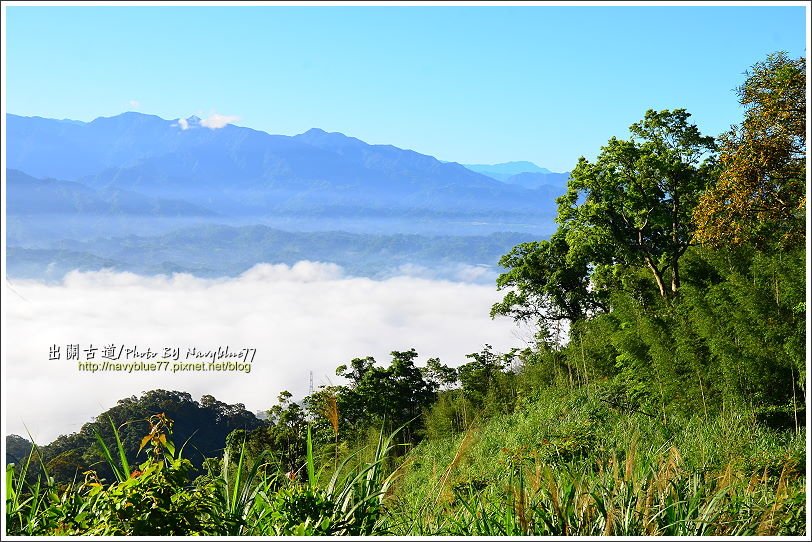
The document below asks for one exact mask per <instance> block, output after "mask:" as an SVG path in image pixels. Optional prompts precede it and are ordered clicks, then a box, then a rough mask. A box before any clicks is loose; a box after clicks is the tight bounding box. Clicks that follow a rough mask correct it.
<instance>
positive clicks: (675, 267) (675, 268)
mask: <svg viewBox="0 0 812 542" xmlns="http://www.w3.org/2000/svg"><path fill="white" fill-rule="evenodd" d="M679 287H680V280H679V256H678V257H676V258H674V259H673V261H672V263H671V293H672V294H673V295H674V297H676V296H677V291H678V290H679Z"/></svg>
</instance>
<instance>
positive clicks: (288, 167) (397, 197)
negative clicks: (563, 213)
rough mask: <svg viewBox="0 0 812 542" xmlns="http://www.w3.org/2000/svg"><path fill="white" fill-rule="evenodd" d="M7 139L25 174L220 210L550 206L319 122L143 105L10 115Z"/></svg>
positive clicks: (10, 161) (544, 209) (14, 163)
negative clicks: (79, 113) (217, 123)
mask: <svg viewBox="0 0 812 542" xmlns="http://www.w3.org/2000/svg"><path fill="white" fill-rule="evenodd" d="M7 141H8V146H7V166H8V167H10V168H13V169H17V170H20V171H24V172H26V173H27V174H29V175H32V176H34V177H51V178H58V179H64V180H67V181H78V182H81V183H82V184H84V185H86V186H88V187H90V188H93V189H96V190H103V189H106V190H120V191H134V192H138V193H141V194H143V195H145V196H149V197H160V198H171V199H176V200H184V201H187V202H189V203H192V204H194V205H196V206H200V207H205V208H209V209H211V210H213V211H216V212H218V213H223V214H241V215H246V214H247V215H258V216H259V215H266V216H267V215H269V214H276V213H280V212H283V213H284V212H295V213H300V214H308V213H316V214H321V215H324V214H325V213H327V214H329V213H331V212H332V210H333V209H342V210H344V211H346V210H347V209H352V212H354V213H358V214H363V213H365V212H373V213H381V212H407V211H408V212H414V211H415V210H423V211H431V212H438V213H456V214H460V213H483V212H484V213H508V214H509V213H539V214H549V213H550V212H552V206H553V202H551V201H550V200H549V197H547V196H546V195H545V194H543V193H540V192H537V191H531V190H528V189H527V188H525V187H522V186H519V185H509V184H506V183H502V182H498V181H496V180H495V179H492V178H490V177H488V176H486V175H482V174H479V173H476V172H474V171H471V170H470V169H468V168H466V167H463V166H461V165H460V164H457V163H443V162H440V161H439V160H437V159H435V158H433V157H431V156H427V155H422V154H419V153H416V152H414V151H409V150H403V149H399V148H397V147H393V146H389V145H369V144H367V143H364V142H363V141H361V140H359V139H355V138H352V137H347V136H345V135H343V134H340V133H327V132H324V131H322V130H318V129H313V130H309V131H308V132H305V133H304V134H300V135H298V136H293V137H288V136H281V135H270V134H267V133H265V132H260V131H257V130H252V129H249V128H243V127H238V126H233V125H227V126H225V127H223V128H220V129H217V130H212V129H209V128H205V127H203V126H201V124H200V122H199V119H196V118H189V119H185V120H184V121H181V120H180V119H175V120H164V119H161V118H160V117H156V116H153V115H143V114H140V113H125V114H122V115H118V116H115V117H108V118H98V119H96V120H94V121H92V122H87V123H81V122H70V121H58V120H51V119H43V118H37V117H20V116H16V115H7ZM537 169H538V170H542V168H537Z"/></svg>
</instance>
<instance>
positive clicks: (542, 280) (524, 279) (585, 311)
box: [491, 229, 608, 329]
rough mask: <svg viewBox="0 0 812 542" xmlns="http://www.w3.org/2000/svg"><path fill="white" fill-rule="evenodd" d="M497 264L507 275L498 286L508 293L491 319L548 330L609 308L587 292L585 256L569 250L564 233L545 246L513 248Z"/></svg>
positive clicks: (603, 299)
mask: <svg viewBox="0 0 812 542" xmlns="http://www.w3.org/2000/svg"><path fill="white" fill-rule="evenodd" d="M499 265H501V266H502V267H503V268H506V269H507V271H506V272H505V273H502V274H501V275H499V277H498V278H497V280H496V287H497V289H498V290H505V289H507V290H508V292H507V293H506V294H505V297H504V298H503V299H502V301H500V302H499V303H496V304H494V305H493V307H492V308H491V318H494V317H496V316H498V315H501V316H510V317H512V318H513V319H514V320H516V321H520V322H523V321H531V320H532V321H534V322H537V323H539V324H540V325H541V326H542V327H543V328H545V329H546V328H548V327H549V326H551V325H555V324H557V323H559V322H561V321H568V322H569V323H570V324H573V323H575V322H577V321H579V320H581V319H583V318H586V317H587V316H588V315H590V314H594V313H595V312H599V311H605V310H607V308H608V307H607V304H606V295H605V292H603V291H595V290H594V289H592V288H591V287H590V279H589V261H588V260H587V258H586V253H584V252H581V253H579V254H573V253H572V251H570V246H569V243H568V242H567V236H566V233H565V230H563V229H559V230H558V231H557V232H556V233H554V234H553V235H552V236H551V237H550V239H549V241H546V240H545V241H533V242H530V243H522V244H520V245H517V246H515V247H514V248H513V249H512V250H511V251H510V252H509V253H507V254H505V255H504V256H502V258H501V259H500V260H499Z"/></svg>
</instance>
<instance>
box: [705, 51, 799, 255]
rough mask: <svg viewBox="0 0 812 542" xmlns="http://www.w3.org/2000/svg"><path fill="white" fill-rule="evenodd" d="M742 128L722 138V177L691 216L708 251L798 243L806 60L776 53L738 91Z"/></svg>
mask: <svg viewBox="0 0 812 542" xmlns="http://www.w3.org/2000/svg"><path fill="white" fill-rule="evenodd" d="M738 95H739V102H740V103H741V104H742V105H743V106H744V107H745V108H746V110H745V114H744V120H743V121H742V123H741V125H739V126H734V127H733V128H732V129H731V130H730V131H729V132H727V133H726V134H724V135H723V136H722V137H721V138H720V139H721V155H720V160H721V163H722V166H723V168H722V173H721V176H720V178H719V182H718V183H717V184H716V185H715V186H714V187H713V188H712V189H711V190H709V191H708V192H707V193H705V194H704V195H703V196H702V198H701V200H700V203H699V205H698V206H697V208H696V209H695V211H694V216H695V220H696V222H697V224H698V226H699V227H698V231H697V237H698V239H699V240H701V241H702V242H704V243H707V244H711V245H717V246H718V245H725V244H734V245H741V244H743V243H745V242H748V241H755V242H759V243H762V244H763V243H765V242H768V243H769V242H771V241H772V240H774V239H775V240H778V241H780V243H781V244H782V245H784V246H788V245H790V246H791V245H798V244H802V243H803V239H804V232H805V221H804V209H805V207H806V59H804V58H803V57H801V58H798V59H795V60H793V59H790V58H788V57H787V55H786V54H785V53H775V54H772V55H770V56H768V57H767V59H766V60H765V61H763V62H759V63H758V64H756V65H755V66H753V70H752V72H750V73H748V74H747V79H746V80H745V82H744V84H743V85H742V86H741V87H739V89H738Z"/></svg>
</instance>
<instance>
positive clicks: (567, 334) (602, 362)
mask: <svg viewBox="0 0 812 542" xmlns="http://www.w3.org/2000/svg"><path fill="white" fill-rule="evenodd" d="M805 74H806V64H805V60H804V59H803V58H799V59H792V58H789V57H788V56H787V55H785V54H780V53H779V54H773V55H770V56H769V57H768V58H766V59H765V60H764V61H763V62H760V63H758V64H757V65H755V66H753V67H752V68H751V71H750V72H748V75H747V76H746V78H745V80H744V81H743V84H742V86H741V87H740V88H739V89H738V98H739V100H740V103H741V104H742V105H743V106H744V116H743V118H742V119H741V122H740V123H739V124H738V125H737V126H735V127H733V128H732V129H731V130H730V131H729V132H727V133H724V134H721V135H719V136H718V137H716V136H714V135H712V134H703V133H701V132H700V130H699V129H698V127H697V126H696V125H695V124H693V123H692V121H691V115H690V114H689V112H687V111H686V110H683V109H673V110H661V111H655V110H649V111H646V112H644V114H643V118H642V119H641V120H640V121H639V122H636V123H635V124H633V125H632V126H631V127H630V128H629V131H628V133H624V132H623V127H618V130H617V134H618V135H617V136H616V137H613V138H611V139H610V140H609V141H608V142H607V143H606V145H604V146H603V147H602V148H601V149H600V151H599V152H598V153H596V158H595V159H593V160H587V159H586V158H581V159H580V160H579V161H578V164H577V165H576V166H575V167H574V168H573V170H572V171H571V172H570V176H569V180H568V183H567V189H566V193H565V194H564V195H563V196H562V197H560V198H559V199H558V200H557V205H558V212H557V218H556V221H557V225H558V229H557V231H556V232H555V233H554V234H553V235H552V236H550V238H549V239H545V240H538V241H532V242H527V243H522V244H519V245H517V246H515V247H514V248H513V249H512V250H511V251H510V252H509V253H508V254H506V255H504V256H503V257H502V260H501V262H500V263H501V265H502V267H503V269H504V272H503V273H502V274H501V275H500V276H499V278H498V280H497V284H496V287H497V288H498V289H499V290H500V291H501V292H502V294H503V297H502V300H501V301H500V302H498V303H496V304H495V305H494V306H493V308H492V312H491V315H492V316H493V317H494V318H513V319H516V320H518V321H523V322H528V323H530V324H532V325H534V326H535V328H536V329H537V335H536V337H535V343H534V344H533V345H532V346H530V347H528V348H526V349H524V350H514V351H511V352H496V351H494V350H493V349H492V348H491V347H490V346H488V345H487V342H488V338H487V337H482V343H483V345H484V346H483V348H482V349H481V351H479V352H476V353H472V354H470V355H469V356H468V359H467V362H466V363H464V364H462V365H459V366H456V367H449V366H447V365H446V364H444V363H443V361H442V360H439V359H437V358H432V357H431V354H432V353H431V352H420V353H418V352H416V351H414V350H409V351H393V352H392V353H391V360H388V362H387V363H379V362H381V361H383V360H375V359H373V358H371V357H359V358H355V359H352V360H347V364H346V365H342V366H340V367H338V368H337V370H336V375H337V376H340V377H343V378H342V383H341V384H336V385H332V386H325V387H321V388H318V389H316V390H315V391H314V392H313V393H312V394H310V395H309V396H307V397H305V398H304V399H303V400H301V401H294V400H293V397H292V396H291V395H290V394H289V393H287V392H284V391H283V392H281V393H280V394H279V398H278V402H277V404H276V405H274V406H272V407H271V408H270V409H269V411H268V419H267V420H258V419H257V418H255V417H254V415H253V414H250V413H248V412H245V410H244V408H243V407H242V405H226V404H224V403H220V402H218V401H216V400H215V399H214V398H213V397H210V396H204V397H203V398H202V399H201V400H200V402H196V401H194V400H192V398H191V397H190V396H189V395H188V394H183V393H181V392H165V391H153V392H148V393H147V394H145V395H144V396H143V397H142V398H140V399H138V398H130V399H125V400H123V401H120V402H119V404H118V405H117V406H116V407H115V408H114V409H112V410H110V411H108V412H107V413H105V414H104V415H102V416H99V418H98V419H97V420H96V421H95V422H93V423H90V424H88V425H86V426H84V427H83V429H82V431H80V433H79V434H76V435H72V436H67V437H62V438H60V439H58V440H57V441H55V442H54V443H51V444H50V445H47V446H42V447H34V448H33V451H32V453H31V454H29V455H28V456H27V458H26V459H21V460H20V459H19V458H15V457H12V456H9V455H7V461H9V460H15V461H17V462H16V463H15V464H10V465H9V466H8V474H9V477H10V479H11V480H12V483H11V486H10V487H11V491H9V497H8V500H7V503H6V506H7V507H6V518H7V525H8V531H9V534H29V535H43V534H65V535H67V534H96V535H168V534H175V535H187V534H209V535H215V534H217V535H256V536H262V535H283V534H284V535H401V536H403V535H493V536H500V535H525V536H526V535H618V536H633V535H686V536H697V535H795V536H803V535H808V533H807V532H806V529H807V527H806V507H807V500H806V493H807V487H806V474H805V464H806V454H807V450H806V448H805V445H806V444H805V443H806V424H807V422H806V415H807V413H806V407H805V405H806V404H807V395H806V394H807V387H806V383H807V374H806V364H805V361H806V340H807V339H806V336H805V324H806V310H807V308H806V295H807V292H806V282H805V280H806V278H805V261H806V252H805V244H806V229H807V224H806V222H805V216H806V205H807V201H806V187H807V183H806V179H807V172H806V152H807V148H806V122H805V119H806V105H807V97H806V77H805ZM731 99H733V98H732V97H731ZM587 151H591V150H588V149H585V150H584V152H587ZM97 435H98V436H97ZM12 442H13V443H14V444H15V448H14V449H15V450H18V451H23V450H24V449H25V443H24V442H21V441H20V439H19V438H14V439H13V441H12ZM9 450H11V447H10V446H9ZM204 456H205V457H206V458H208V459H205V460H204V459H203V457H204Z"/></svg>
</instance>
